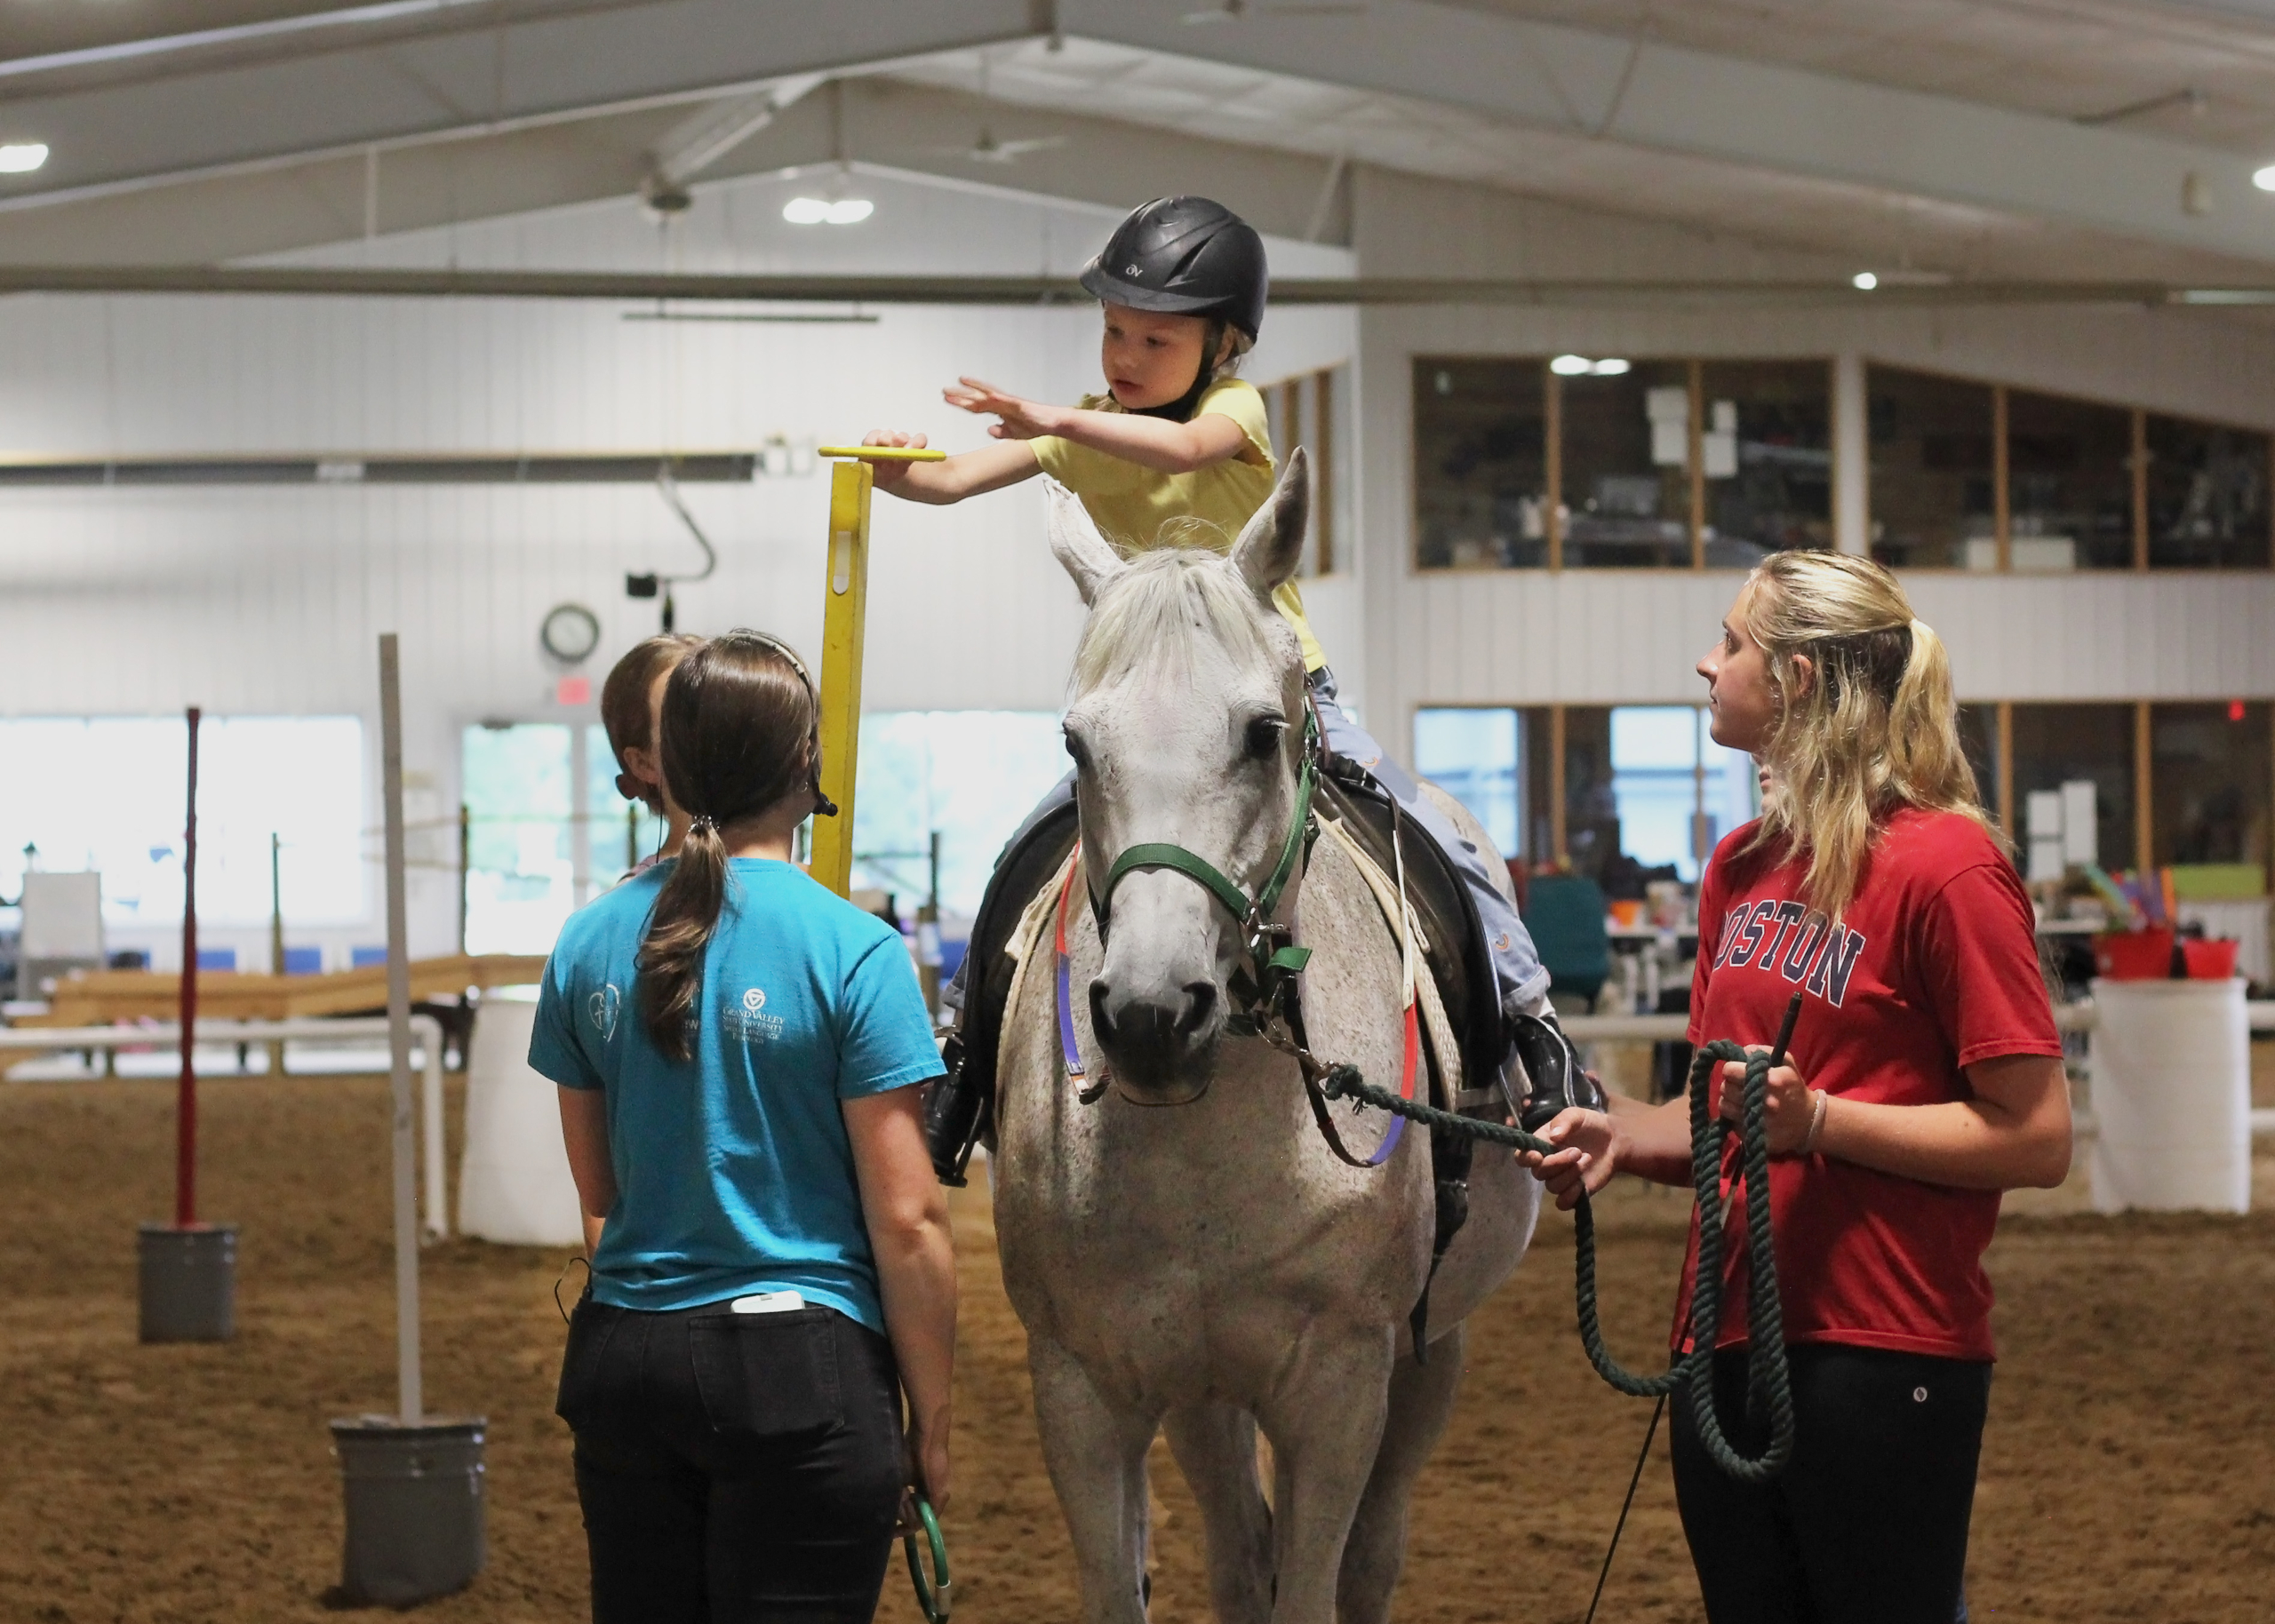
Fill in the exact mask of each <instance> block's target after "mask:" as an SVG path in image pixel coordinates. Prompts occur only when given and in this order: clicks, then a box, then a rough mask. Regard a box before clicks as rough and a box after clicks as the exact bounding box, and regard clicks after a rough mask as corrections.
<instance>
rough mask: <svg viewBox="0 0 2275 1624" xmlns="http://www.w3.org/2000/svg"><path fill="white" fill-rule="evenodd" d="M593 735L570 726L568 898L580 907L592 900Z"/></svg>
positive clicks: (579, 726)
mask: <svg viewBox="0 0 2275 1624" xmlns="http://www.w3.org/2000/svg"><path fill="white" fill-rule="evenodd" d="M592 776H593V768H592V735H591V732H590V730H589V729H588V728H587V727H586V726H585V724H584V723H583V722H581V721H572V722H571V723H570V724H569V896H570V897H571V906H572V907H577V908H581V907H583V906H584V905H585V904H587V903H588V902H590V901H591V900H592V897H593V825H592V821H591V818H592V800H593V786H592Z"/></svg>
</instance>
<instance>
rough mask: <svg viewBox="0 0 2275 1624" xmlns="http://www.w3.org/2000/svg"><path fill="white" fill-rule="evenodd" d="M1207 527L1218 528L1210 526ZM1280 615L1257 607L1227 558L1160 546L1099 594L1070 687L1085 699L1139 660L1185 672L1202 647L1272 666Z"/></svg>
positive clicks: (1207, 550)
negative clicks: (1169, 664)
mask: <svg viewBox="0 0 2275 1624" xmlns="http://www.w3.org/2000/svg"><path fill="white" fill-rule="evenodd" d="M1209 528H1210V529H1214V528H1215V527H1213V526H1211V527H1209ZM1278 620H1279V617H1277V616H1268V615H1266V614H1265V612H1264V611H1263V609H1262V608H1261V606H1260V605H1258V604H1257V601H1256V595H1255V594H1254V593H1251V592H1250V591H1249V587H1248V584H1247V583H1246V582H1245V581H1243V580H1242V579H1241V577H1240V574H1239V572H1238V571H1237V570H1235V569H1233V567H1232V565H1231V564H1230V562H1229V561H1227V560H1226V559H1225V555H1224V553H1222V552H1221V551H1220V550H1219V549H1217V548H1215V547H1210V546H1205V545H1204V546H1170V547H1157V548H1155V549H1153V550H1152V551H1150V552H1145V553H1139V554H1138V556H1137V557H1135V558H1133V559H1131V560H1130V568H1129V569H1128V570H1127V571H1126V572H1125V573H1124V574H1122V576H1120V577H1117V578H1116V579H1115V580H1114V583H1113V584H1112V585H1110V586H1109V587H1107V589H1106V591H1105V592H1104V593H1100V594H1099V597H1098V602H1097V603H1096V605H1094V606H1093V607H1092V609H1091V610H1090V618H1089V620H1088V621H1086V622H1085V623H1084V625H1083V626H1082V642H1081V644H1080V645H1079V646H1078V647H1077V648H1076V649H1075V650H1074V677H1073V688H1074V692H1075V693H1076V694H1077V695H1081V694H1085V693H1088V692H1089V691H1090V689H1094V688H1097V687H1098V685H1099V684H1101V683H1104V682H1110V681H1114V680H1115V679H1117V678H1120V677H1123V676H1127V675H1128V674H1129V673H1130V672H1131V671H1133V670H1135V669H1136V668H1137V666H1138V664H1139V662H1141V661H1147V660H1154V659H1166V660H1170V661H1174V662H1177V664H1179V665H1182V666H1183V668H1184V669H1185V670H1186V671H1191V670H1193V657H1194V656H1195V654H1196V653H1198V652H1199V651H1200V650H1201V649H1202V648H1204V647H1207V646H1215V647H1217V648H1220V649H1223V650H1224V651H1225V653H1226V654H1227V655H1229V656H1230V657H1232V658H1233V659H1234V660H1239V659H1241V658H1242V657H1252V658H1254V659H1257V660H1258V661H1262V662H1265V663H1272V662H1273V661H1274V660H1275V659H1276V657H1277V656H1278V655H1279V653H1280V652H1281V651H1280V650H1279V649H1275V648H1274V646H1273V638H1272V628H1273V625H1274V624H1276V623H1278Z"/></svg>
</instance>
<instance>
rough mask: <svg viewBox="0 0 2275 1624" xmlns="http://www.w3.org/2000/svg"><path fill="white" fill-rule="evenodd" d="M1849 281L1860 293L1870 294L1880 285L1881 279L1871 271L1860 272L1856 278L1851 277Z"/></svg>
mask: <svg viewBox="0 0 2275 1624" xmlns="http://www.w3.org/2000/svg"><path fill="white" fill-rule="evenodd" d="M1848 281H1849V283H1850V284H1851V285H1852V286H1854V287H1855V288H1856V291H1858V292H1859V293H1870V292H1871V291H1872V290H1873V289H1874V288H1877V287H1879V286H1880V278H1879V277H1877V276H1875V275H1872V273H1871V272H1870V271H1858V272H1857V273H1856V275H1854V276H1851V277H1850V278H1849V279H1848Z"/></svg>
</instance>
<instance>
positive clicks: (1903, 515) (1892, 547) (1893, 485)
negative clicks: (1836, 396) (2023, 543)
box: [1864, 366, 1998, 569]
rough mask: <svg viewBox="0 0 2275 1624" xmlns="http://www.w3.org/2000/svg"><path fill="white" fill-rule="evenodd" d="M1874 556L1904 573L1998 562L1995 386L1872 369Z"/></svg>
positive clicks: (1867, 387)
mask: <svg viewBox="0 0 2275 1624" xmlns="http://www.w3.org/2000/svg"><path fill="white" fill-rule="evenodd" d="M1864 392H1865V399H1866V420H1867V423H1868V426H1869V439H1870V445H1871V450H1870V455H1871V458H1872V483H1871V490H1872V556H1873V557H1874V558H1876V559H1878V560H1879V561H1880V562H1881V563H1883V564H1888V565H1889V566H1891V567H1894V568H1897V569H1904V568H1911V569H1919V568H1922V567H1944V568H1954V569H1994V568H1996V567H1997V564H1998V520H1997V511H1996V506H1995V503H1994V501H1993V497H1992V460H1993V459H1992V439H1993V436H1992V428H1993V406H1992V390H1991V386H1989V385H1988V384H1974V383H1967V382H1963V381H1961V380H1960V379H1959V378H1940V377H1937V376H1936V375H1934V374H1932V373H1928V372H1912V371H1907V370H1904V369H1902V368H1900V367H1884V366H1872V367H1869V368H1867V369H1866V370H1865V374H1864Z"/></svg>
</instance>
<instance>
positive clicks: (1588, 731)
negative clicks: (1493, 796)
mask: <svg viewBox="0 0 2275 1624" xmlns="http://www.w3.org/2000/svg"><path fill="white" fill-rule="evenodd" d="M1563 716H1564V796H1565V808H1564V824H1565V843H1566V855H1567V856H1569V858H1570V860H1571V864H1572V866H1573V868H1574V869H1575V870H1576V871H1577V872H1581V873H1584V874H1586V875H1589V876H1590V877H1592V878H1593V879H1594V880H1596V881H1597V882H1598V883H1599V884H1600V885H1601V886H1602V887H1603V888H1604V889H1605V891H1606V892H1607V893H1608V894H1609V895H1610V896H1641V895H1642V894H1643V891H1642V888H1643V885H1644V883H1645V881H1646V880H1648V879H1650V878H1652V877H1654V876H1653V872H1654V871H1656V872H1657V873H1658V874H1659V875H1662V876H1664V877H1669V878H1672V879H1676V880H1684V881H1695V880H1696V879H1697V878H1698V874H1699V871H1700V869H1701V867H1702V866H1703V865H1704V861H1705V859H1706V858H1707V856H1710V855H1711V854H1712V851H1713V849H1714V847H1715V846H1716V844H1717V843H1719V842H1720V840H1721V838H1722V837H1723V836H1724V835H1726V834H1728V833H1729V832H1730V831H1731V830H1733V829H1735V828H1736V827H1737V826H1738V825H1739V824H1743V823H1744V822H1745V821H1746V820H1748V819H1749V818H1751V817H1752V816H1754V814H1755V812H1756V811H1757V810H1758V809H1759V807H1760V795H1759V792H1758V791H1757V788H1756V784H1755V777H1754V768H1753V761H1752V758H1751V757H1749V756H1746V755H1744V754H1742V753H1741V752H1737V751H1735V750H1726V749H1724V748H1723V747H1722V746H1721V745H1720V744H1715V743H1714V741H1713V738H1712V736H1711V734H1710V733H1709V731H1708V720H1707V712H1705V711H1704V708H1702V707H1699V706H1696V705H1616V706H1611V707H1599V706H1593V705H1571V706H1568V707H1566V709H1565V711H1564V712H1563Z"/></svg>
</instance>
